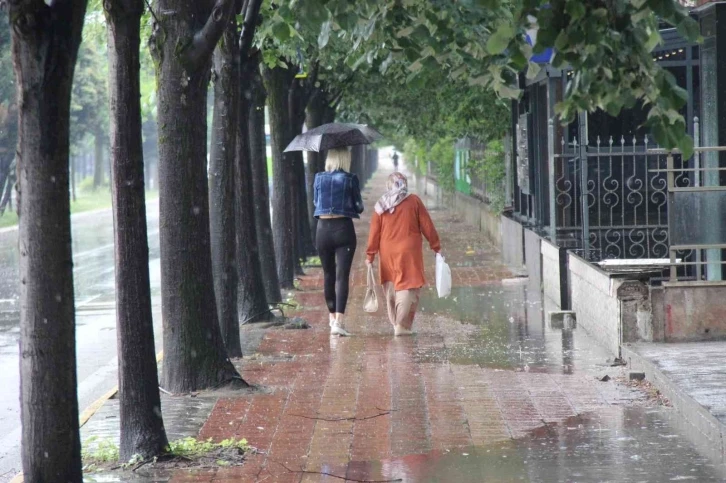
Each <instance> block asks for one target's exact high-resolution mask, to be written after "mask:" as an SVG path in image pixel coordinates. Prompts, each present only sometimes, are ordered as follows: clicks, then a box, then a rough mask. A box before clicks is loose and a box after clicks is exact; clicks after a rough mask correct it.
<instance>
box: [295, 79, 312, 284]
mask: <svg viewBox="0 0 726 483" xmlns="http://www.w3.org/2000/svg"><path fill="white" fill-rule="evenodd" d="M311 92H312V89H311V88H308V86H307V85H306V84H305V82H304V81H303V80H299V79H293V81H292V82H291V84H290V88H289V91H288V96H289V97H288V110H289V117H290V130H291V132H290V140H292V139H293V138H294V137H295V136H297V135H298V134H301V133H302V130H303V125H304V124H305V109H306V108H307V105H308V103H309V101H310V94H311ZM291 154H292V160H293V172H294V184H293V189H294V195H295V198H294V199H295V203H294V216H295V220H296V221H297V223H296V226H295V228H296V232H295V239H296V241H297V245H296V248H297V252H296V253H297V258H296V262H297V263H296V265H295V268H296V270H298V274H300V275H303V272H302V267H301V266H300V260H302V259H304V258H307V257H308V256H311V255H314V254H315V253H316V250H315V248H314V247H313V241H312V240H313V239H312V235H311V233H310V222H309V220H308V213H307V211H308V210H307V206H308V201H307V197H308V195H307V189H306V182H305V161H304V159H303V153H302V151H294V152H292V153H291ZM310 194H311V195H312V193H310Z"/></svg>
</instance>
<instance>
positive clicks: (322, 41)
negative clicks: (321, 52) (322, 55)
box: [318, 20, 333, 49]
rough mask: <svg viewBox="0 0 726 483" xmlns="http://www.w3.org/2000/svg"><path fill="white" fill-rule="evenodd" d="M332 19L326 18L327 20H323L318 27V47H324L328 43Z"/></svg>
mask: <svg viewBox="0 0 726 483" xmlns="http://www.w3.org/2000/svg"><path fill="white" fill-rule="evenodd" d="M332 25H333V23H332V21H331V20H328V21H327V22H324V23H323V25H322V27H321V28H320V35H318V48H319V49H324V48H325V46H326V45H328V41H329V40H330V30H331V28H332Z"/></svg>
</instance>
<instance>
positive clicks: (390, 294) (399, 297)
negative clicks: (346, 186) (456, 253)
mask: <svg viewBox="0 0 726 483" xmlns="http://www.w3.org/2000/svg"><path fill="white" fill-rule="evenodd" d="M387 188H388V191H387V192H386V193H385V194H384V195H383V196H382V197H381V199H380V200H378V202H377V203H376V212H375V213H374V214H373V219H372V220H371V229H370V234H369V235H368V248H367V250H366V254H367V255H368V257H367V259H366V264H372V263H373V261H374V260H375V257H376V254H379V255H380V262H379V264H380V268H379V272H380V281H381V284H383V293H384V296H385V299H386V304H387V306H388V318H389V320H390V321H391V324H392V325H393V328H394V333H395V335H410V334H412V331H411V328H412V327H413V319H414V317H415V315H416V309H417V307H418V301H419V292H420V291H421V287H423V286H424V284H425V283H426V280H425V278H424V265H423V237H426V239H427V240H428V242H429V246H430V247H431V249H432V250H433V251H434V252H436V253H439V252H440V251H441V242H440V241H439V234H438V233H437V232H436V228H435V227H434V224H433V222H432V221H431V216H430V215H429V212H428V210H427V209H426V206H425V205H424V203H423V201H421V198H419V197H418V196H416V195H413V194H409V192H408V180H407V179H406V177H405V176H404V175H403V174H401V173H398V172H396V173H393V174H391V175H390V176H389V177H388V183H387ZM422 235H423V237H422Z"/></svg>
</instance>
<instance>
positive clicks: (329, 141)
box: [285, 122, 383, 153]
mask: <svg viewBox="0 0 726 483" xmlns="http://www.w3.org/2000/svg"><path fill="white" fill-rule="evenodd" d="M382 137H383V136H381V133H379V132H378V131H376V130H375V129H373V128H372V127H369V126H367V125H365V124H352V123H342V122H331V123H328V124H323V125H322V126H318V127H316V128H313V129H310V130H309V131H306V132H304V133H302V134H298V135H297V136H295V139H293V140H292V142H291V143H290V144H289V145H288V146H287V147H286V148H285V152H286V153H287V152H289V151H315V152H320V151H328V150H330V149H335V148H342V147H345V146H356V145H358V144H370V143H372V142H373V141H376V140H378V139H380V138H382Z"/></svg>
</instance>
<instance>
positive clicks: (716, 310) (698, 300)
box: [663, 282, 726, 342]
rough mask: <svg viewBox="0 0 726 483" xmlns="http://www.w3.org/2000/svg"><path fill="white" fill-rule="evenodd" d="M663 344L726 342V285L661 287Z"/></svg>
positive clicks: (697, 283)
mask: <svg viewBox="0 0 726 483" xmlns="http://www.w3.org/2000/svg"><path fill="white" fill-rule="evenodd" d="M663 307H664V311H663V312H664V313H663V316H664V321H663V332H664V334H663V338H664V340H665V341H666V342H686V341H701V340H724V339H726V282H673V283H664V284H663Z"/></svg>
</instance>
